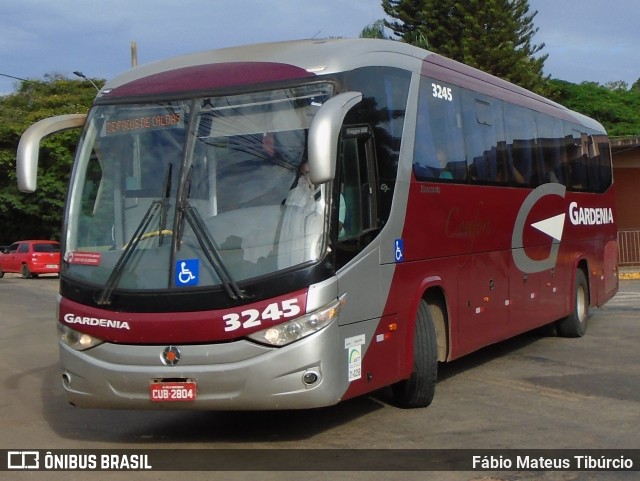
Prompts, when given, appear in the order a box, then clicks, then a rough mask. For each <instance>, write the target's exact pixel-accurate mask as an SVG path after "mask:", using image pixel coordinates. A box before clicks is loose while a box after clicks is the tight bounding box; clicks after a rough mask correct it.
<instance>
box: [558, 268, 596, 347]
mask: <svg viewBox="0 0 640 481" xmlns="http://www.w3.org/2000/svg"><path fill="white" fill-rule="evenodd" d="M589 304H590V301H589V283H588V282H587V277H586V275H585V273H584V271H583V270H582V269H578V271H577V272H576V281H575V286H574V293H573V310H572V312H571V314H569V315H568V316H567V317H565V318H564V319H561V320H559V321H558V322H557V324H556V331H557V332H558V334H559V335H560V336H562V337H582V336H584V334H585V333H586V332H587V320H588V319H589Z"/></svg>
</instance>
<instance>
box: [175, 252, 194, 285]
mask: <svg viewBox="0 0 640 481" xmlns="http://www.w3.org/2000/svg"><path fill="white" fill-rule="evenodd" d="M199 272H200V261H199V260H198V259H187V260H179V261H177V262H176V277H175V281H176V286H197V285H198V276H199Z"/></svg>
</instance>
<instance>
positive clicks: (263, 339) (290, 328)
mask: <svg viewBox="0 0 640 481" xmlns="http://www.w3.org/2000/svg"><path fill="white" fill-rule="evenodd" d="M344 300H345V296H344V295H343V296H342V297H340V298H339V299H336V300H335V301H332V302H330V303H329V304H327V305H326V306H323V307H321V308H320V309H318V310H316V311H313V312H310V313H308V314H305V315H304V316H302V317H298V318H296V319H294V320H292V321H289V322H284V323H282V324H278V325H277V326H272V327H269V328H268V329H264V330H262V331H258V332H254V333H252V334H249V335H248V336H247V337H248V338H249V339H251V340H253V341H257V342H260V343H263V344H269V345H271V346H286V345H287V344H290V343H292V342H294V341H297V340H299V339H302V338H303V337H307V336H309V335H311V334H313V333H314V332H318V331H319V330H321V329H323V328H325V327H327V326H328V325H329V324H331V323H332V322H333V321H334V320H335V319H337V318H338V314H339V313H340V310H341V309H342V305H343V304H344Z"/></svg>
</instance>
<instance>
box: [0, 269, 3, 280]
mask: <svg viewBox="0 0 640 481" xmlns="http://www.w3.org/2000/svg"><path fill="white" fill-rule="evenodd" d="M3 277H4V271H3V270H2V269H0V279H2V278H3Z"/></svg>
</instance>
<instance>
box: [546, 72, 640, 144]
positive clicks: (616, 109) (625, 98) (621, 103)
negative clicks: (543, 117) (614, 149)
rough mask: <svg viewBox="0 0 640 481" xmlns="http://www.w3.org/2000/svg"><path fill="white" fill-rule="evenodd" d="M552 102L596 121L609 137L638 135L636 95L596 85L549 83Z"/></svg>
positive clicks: (639, 119)
mask: <svg viewBox="0 0 640 481" xmlns="http://www.w3.org/2000/svg"><path fill="white" fill-rule="evenodd" d="M550 85H551V88H552V90H553V92H554V93H553V95H552V99H553V100H555V101H556V102H558V103H561V104H562V105H564V106H566V107H568V108H570V109H573V110H576V111H578V112H581V113H583V114H585V115H588V116H589V117H592V118H594V119H596V120H597V121H599V122H600V123H601V124H602V125H604V127H605V128H606V129H607V132H608V133H609V135H612V136H616V135H623V136H630V135H640V114H639V113H638V112H640V92H639V91H638V90H634V89H633V88H632V89H630V90H625V89H622V88H617V89H612V88H610V87H608V86H603V85H600V84H598V83H596V82H582V83H581V84H574V83H570V82H566V81H564V80H556V79H553V80H551V81H550Z"/></svg>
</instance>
